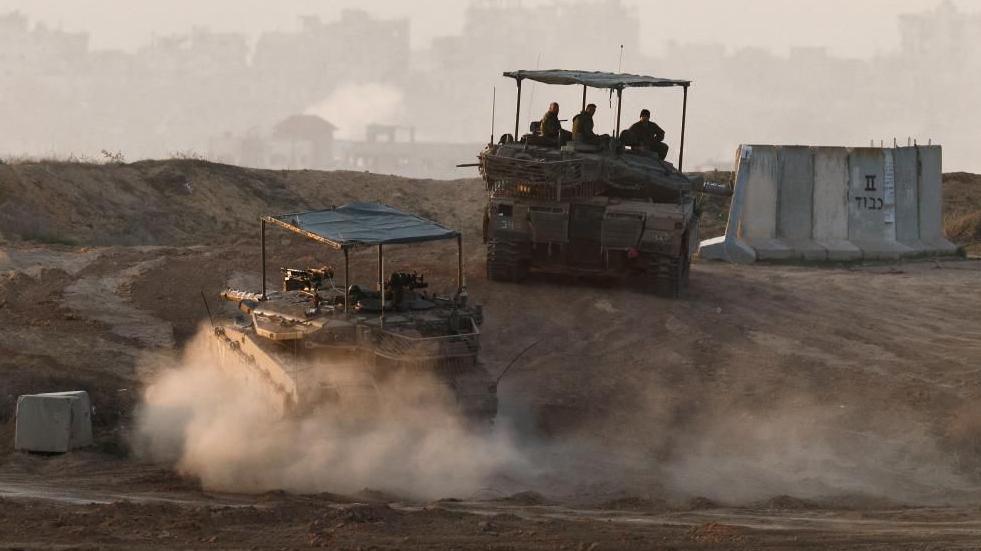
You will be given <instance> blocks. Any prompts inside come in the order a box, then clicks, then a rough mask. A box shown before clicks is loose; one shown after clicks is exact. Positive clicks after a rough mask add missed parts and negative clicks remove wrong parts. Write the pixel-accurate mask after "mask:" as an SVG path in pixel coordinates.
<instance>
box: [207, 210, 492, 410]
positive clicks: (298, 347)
mask: <svg viewBox="0 0 981 551" xmlns="http://www.w3.org/2000/svg"><path fill="white" fill-rule="evenodd" d="M267 225H271V226H275V227H277V228H281V229H283V230H286V231H288V232H292V233H294V234H298V235H301V236H303V237H306V238H309V239H312V240H314V241H316V242H319V243H322V244H324V245H327V246H328V247H329V248H331V249H333V250H334V251H337V252H339V253H342V255H343V262H344V266H343V272H341V274H340V278H342V279H340V281H338V278H339V277H338V274H337V273H336V272H335V270H334V268H332V267H330V266H318V267H313V268H282V269H281V273H282V287H281V288H280V289H277V290H271V289H267V288H266V227H267ZM260 234H261V241H262V246H261V247H262V248H261V257H262V283H261V288H260V289H258V290H237V289H226V290H225V291H223V292H222V293H221V296H222V298H224V299H226V300H229V301H232V302H235V303H237V304H238V310H239V311H240V313H239V315H238V318H237V320H236V321H235V322H232V323H224V324H219V325H217V326H216V328H215V335H216V337H217V339H218V341H219V343H220V350H222V359H223V361H222V363H223V364H226V365H231V368H232V369H236V370H239V371H240V372H242V371H244V372H242V373H240V374H241V375H244V376H245V377H246V378H251V379H254V380H258V381H259V382H260V383H261V385H260V386H261V387H264V388H266V389H268V391H269V392H270V393H271V395H272V396H273V403H274V404H275V406H276V407H277V408H278V409H279V413H281V414H285V415H289V414H291V413H295V412H303V411H306V410H309V409H311V408H315V407H318V406H319V405H321V404H323V403H325V402H339V403H341V404H358V405H364V404H365V403H366V402H367V403H368V404H369V408H368V409H371V407H370V405H371V400H377V399H378V398H377V395H378V394H377V393H378V389H379V388H380V387H381V386H382V385H383V384H384V383H385V382H386V381H394V380H398V379H397V377H399V376H408V377H409V378H410V379H413V380H418V379H420V378H425V379H427V381H430V382H435V385H433V386H435V387H438V388H439V389H441V391H440V394H441V395H442V397H444V398H445V397H446V396H450V400H448V401H449V402H454V401H455V403H456V406H457V408H458V411H459V413H460V414H462V415H463V416H464V417H465V418H466V419H467V420H469V421H471V422H473V423H478V424H480V423H490V422H491V421H492V420H493V418H494V416H495V415H496V412H497V394H496V385H495V383H494V381H493V380H492V379H491V378H490V376H489V375H488V373H487V372H486V370H485V369H484V367H483V366H482V365H481V363H480V362H479V361H478V353H479V350H480V330H479V326H480V324H481V322H482V321H483V311H482V308H481V306H480V305H478V304H473V303H471V302H470V301H469V300H468V296H467V290H466V286H465V282H464V277H463V251H462V240H461V235H460V233H459V232H457V231H455V230H451V229H448V228H446V227H443V226H441V225H439V224H437V223H435V222H432V221H430V220H426V219H423V218H420V217H418V216H415V215H412V214H409V213H406V212H403V211H400V210H398V209H395V208H392V207H389V206H386V205H382V204H377V203H352V204H347V205H344V206H340V207H335V208H329V209H325V210H318V211H312V212H301V213H293V214H284V215H280V216H266V217H263V218H262V219H261V232H260ZM446 239H449V240H453V239H455V240H456V242H457V279H456V289H455V290H454V291H453V292H452V293H451V294H443V295H441V294H438V293H435V292H431V291H429V289H428V286H429V284H428V282H427V281H426V279H425V276H424V275H421V274H418V273H414V272H412V273H409V272H395V273H392V274H389V275H388V276H387V277H386V274H385V257H384V252H385V250H386V247H387V246H390V245H395V244H404V243H417V242H424V241H435V240H446ZM362 247H375V248H377V251H378V272H377V274H378V277H377V280H376V281H375V282H374V284H371V285H367V286H364V285H357V284H354V283H353V282H351V281H350V278H349V276H350V256H351V255H350V252H351V251H352V250H354V249H358V248H362ZM229 355H231V359H233V360H234V361H228V362H226V361H224V359H226V358H228V357H229ZM419 375H421V376H422V377H417V376H419Z"/></svg>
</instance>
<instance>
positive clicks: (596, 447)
mask: <svg viewBox="0 0 981 551" xmlns="http://www.w3.org/2000/svg"><path fill="white" fill-rule="evenodd" d="M216 354H217V349H216V348H215V346H214V344H213V339H212V337H211V336H210V330H207V329H202V330H201V331H200V332H199V334H198V335H197V337H196V338H195V339H194V340H193V341H192V342H191V343H190V344H189V345H188V347H187V348H186V350H185V351H184V353H183V355H182V357H181V358H180V360H179V361H178V362H177V363H176V365H171V366H164V367H163V368H162V369H159V370H157V372H156V375H155V376H154V377H153V378H152V380H151V381H150V384H149V386H148V387H147V389H146V392H145V399H144V402H143V404H142V405H141V407H140V408H139V410H138V412H137V428H136V431H135V435H134V448H135V449H136V451H137V453H138V454H140V455H142V456H144V457H147V458H149V459H152V460H155V461H163V462H172V463H173V464H174V465H175V468H176V470H177V471H178V472H180V473H182V474H183V475H186V476H191V477H195V478H198V479H200V481H201V483H202V485H203V487H205V488H207V489H210V490H220V491H233V492H263V491H270V490H286V491H290V492H297V493H316V492H335V493H348V494H350V493H357V492H359V491H361V490H363V489H366V488H369V489H373V490H380V491H383V492H387V493H391V494H393V495H398V496H404V497H410V498H418V499H435V498H443V497H457V498H473V497H475V496H488V495H498V496H503V495H507V494H509V493H514V492H518V491H523V490H533V491H536V492H539V493H541V494H544V495H546V496H548V497H550V498H556V499H561V500H572V501H577V502H580V503H593V504H594V503H599V502H601V501H602V500H603V499H608V498H614V497H617V496H637V497H654V496H656V497H657V498H658V499H665V500H667V501H668V502H672V503H684V502H685V501H686V500H688V499H690V498H692V497H695V496H702V497H707V498H709V499H711V500H713V501H716V502H718V503H723V504H731V505H741V504H748V503H753V502H757V501H759V500H765V499H768V498H772V497H774V496H782V495H790V496H794V497H796V498H804V499H812V500H816V501H819V502H820V501H821V500H831V501H830V503H837V501H835V500H838V499H844V498H848V499H852V498H863V499H864V498H877V499H878V498H885V499H890V500H895V501H901V502H906V503H921V504H926V503H939V502H946V501H949V500H951V499H957V498H958V497H964V498H967V499H970V497H971V496H972V495H976V493H977V488H976V485H974V484H973V483H972V482H971V480H970V477H969V476H967V475H966V474H965V473H964V471H963V469H958V466H957V465H956V464H955V457H954V456H953V455H952V454H950V453H949V450H945V449H943V448H942V446H941V443H940V440H939V439H938V437H937V435H936V434H935V433H933V432H931V430H930V428H929V427H928V426H926V425H923V424H921V423H917V422H916V421H915V420H914V419H909V418H905V417H903V416H896V415H890V414H888V413H886V412H884V413H882V414H881V415H873V416H870V415H869V414H868V412H863V411H861V410H859V409H854V408H852V407H846V406H844V405H840V406H838V405H828V404H822V403H817V402H815V401H813V400H811V399H809V398H808V397H806V396H805V395H800V394H794V393H784V394H785V395H784V396H774V397H772V399H770V400H768V401H767V403H766V404H765V405H763V404H760V405H758V407H747V406H746V405H745V404H741V405H737V404H735V403H732V402H728V401H727V398H726V397H724V396H719V397H715V398H706V397H705V396H702V398H701V400H700V405H699V406H698V408H697V410H694V411H693V412H692V413H690V414H689V415H687V416H685V417H684V418H678V417H677V404H679V403H684V402H688V403H691V402H693V401H694V398H693V397H692V396H690V395H685V392H678V391H675V390H666V389H665V388H663V387H662V388H658V387H659V386H661V385H650V386H645V385H638V386H637V389H636V392H637V395H636V396H635V397H634V398H635V399H631V398H630V397H628V396H623V399H622V400H621V401H620V402H619V404H618V405H617V406H616V407H615V409H616V410H617V411H612V412H610V413H609V414H608V415H604V416H599V417H597V418H594V419H590V420H589V421H588V422H586V423H585V424H584V425H582V426H581V427H580V428H579V429H578V430H575V431H571V432H569V433H561V434H553V435H550V436H548V437H545V436H543V435H542V434H540V433H537V432H536V431H535V429H534V428H529V427H533V425H534V420H533V419H531V418H533V417H534V416H535V413H534V408H533V407H530V406H529V405H527V404H526V405H524V407H523V408H514V405H513V404H512V405H511V406H509V407H511V410H510V411H506V412H502V415H501V416H499V418H498V421H497V425H496V427H495V428H494V429H493V430H490V429H474V428H473V427H472V426H469V425H467V424H465V423H464V422H463V420H462V419H460V418H459V417H458V415H457V414H456V413H455V412H454V404H453V400H452V397H451V396H449V395H448V394H447V393H446V392H444V391H443V390H441V388H442V387H441V386H440V385H437V384H435V383H434V382H433V381H430V380H427V379H425V378H420V377H415V378H411V379H409V378H398V379H392V380H389V381H386V382H385V383H384V384H382V385H381V386H380V387H379V388H378V389H377V399H376V400H368V401H366V402H361V403H359V402H358V401H357V400H348V401H344V402H341V403H339V404H326V405H324V406H323V407H321V408H319V409H316V410H314V411H310V412H308V413H306V414H303V415H293V416H285V417H284V416H280V415H278V414H277V413H276V412H277V410H278V408H279V405H280V404H278V403H277V402H276V401H275V400H274V399H273V397H272V396H271V395H270V394H269V393H268V390H267V387H266V386H265V385H264V384H263V383H262V382H261V381H247V380H245V379H243V378H242V377H241V376H234V375H232V373H231V372H230V371H226V370H225V368H226V367H228V364H227V363H225V364H223V365H222V366H221V367H219V362H218V358H217V355H216ZM225 361H226V362H227V360H225ZM233 367H234V366H233ZM239 367H243V366H239ZM330 368H331V369H332V370H335V371H344V370H349V369H355V368H356V366H350V365H342V364H336V365H331V366H330ZM693 392H697V391H693ZM791 394H792V396H791ZM516 416H519V417H521V418H516ZM519 426H523V428H521V429H518V428H516V427H519Z"/></svg>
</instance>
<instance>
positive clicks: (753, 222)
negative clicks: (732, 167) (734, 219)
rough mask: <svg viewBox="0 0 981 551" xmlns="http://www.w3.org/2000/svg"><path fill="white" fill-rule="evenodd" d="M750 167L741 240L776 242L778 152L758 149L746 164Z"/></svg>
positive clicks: (740, 226) (769, 147)
mask: <svg viewBox="0 0 981 551" xmlns="http://www.w3.org/2000/svg"><path fill="white" fill-rule="evenodd" d="M743 162H744V163H746V166H747V170H748V173H747V178H748V181H749V182H750V185H748V186H746V199H745V200H744V202H743V204H744V210H743V216H742V220H741V224H740V225H739V237H741V238H743V239H744V240H746V241H752V240H754V239H773V238H774V237H776V229H777V179H778V178H779V177H780V161H779V158H778V148H776V147H774V146H763V145H754V146H753V149H752V154H751V155H750V156H749V157H748V158H747V159H744V160H743Z"/></svg>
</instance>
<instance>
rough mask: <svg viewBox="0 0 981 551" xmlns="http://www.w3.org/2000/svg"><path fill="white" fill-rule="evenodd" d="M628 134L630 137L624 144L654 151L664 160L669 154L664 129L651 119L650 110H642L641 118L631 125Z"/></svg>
mask: <svg viewBox="0 0 981 551" xmlns="http://www.w3.org/2000/svg"><path fill="white" fill-rule="evenodd" d="M627 134H628V136H629V139H627V140H624V144H626V145H630V146H634V147H640V148H642V149H646V150H649V151H653V152H655V153H657V155H658V157H660V158H661V159H662V160H663V159H665V158H666V157H667V156H668V144H666V143H664V129H663V128H661V127H660V126H658V124H657V123H656V122H654V121H652V120H651V112H650V111H649V110H647V109H641V110H640V120H639V121H637V122H635V123H634V124H633V125H631V127H630V128H629V129H628V130H627ZM628 142H629V143H628Z"/></svg>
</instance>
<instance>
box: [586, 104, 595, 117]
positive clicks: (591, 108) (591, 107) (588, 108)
mask: <svg viewBox="0 0 981 551" xmlns="http://www.w3.org/2000/svg"><path fill="white" fill-rule="evenodd" d="M586 112H587V113H589V114H590V115H592V114H593V113H596V104H595V103H590V104H589V105H587V106H586Z"/></svg>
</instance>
